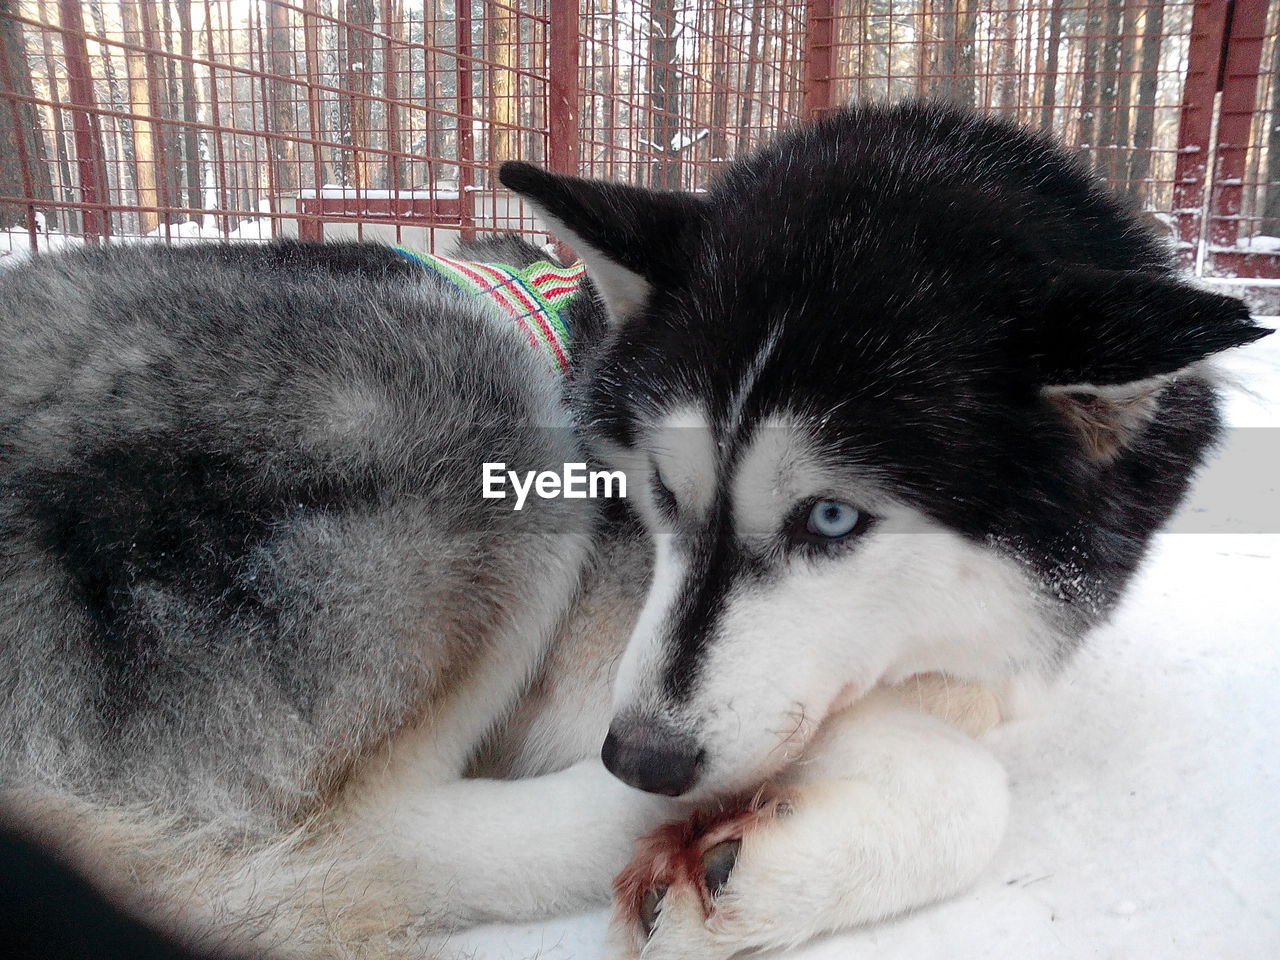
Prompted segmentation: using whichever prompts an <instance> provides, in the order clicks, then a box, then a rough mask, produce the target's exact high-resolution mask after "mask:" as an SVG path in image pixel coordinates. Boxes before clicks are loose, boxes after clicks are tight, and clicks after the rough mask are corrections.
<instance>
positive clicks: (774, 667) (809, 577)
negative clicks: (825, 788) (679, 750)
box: [615, 412, 1056, 797]
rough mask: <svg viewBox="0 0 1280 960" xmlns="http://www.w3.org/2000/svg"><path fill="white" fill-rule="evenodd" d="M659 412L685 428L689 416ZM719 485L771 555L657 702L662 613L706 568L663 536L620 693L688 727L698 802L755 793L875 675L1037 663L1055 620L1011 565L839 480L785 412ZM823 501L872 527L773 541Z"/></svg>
mask: <svg viewBox="0 0 1280 960" xmlns="http://www.w3.org/2000/svg"><path fill="white" fill-rule="evenodd" d="M667 422H680V423H686V422H688V416H687V412H685V413H683V414H681V416H680V417H676V418H670V419H669V420H668V421H667ZM699 433H701V431H699ZM708 437H709V433H708ZM693 449H694V448H692V447H691V450H693ZM668 453H669V454H670V453H674V451H668ZM713 453H714V451H711V452H710V453H709V452H708V449H707V448H706V447H705V446H704V448H702V449H697V450H696V454H697V456H698V457H701V458H705V457H707V456H710V455H712V454H713ZM655 459H656V457H655ZM677 459H679V458H675V457H672V458H671V459H669V460H664V461H662V463H663V466H662V469H663V471H664V476H666V477H667V478H668V483H669V484H671V485H672V489H673V490H674V489H676V485H677V484H679V483H680V482H681V481H680V480H678V479H676V478H678V477H682V476H683V475H684V474H683V471H682V469H681V467H679V466H677V465H676V462H675V461H676V460H677ZM699 462H700V463H701V465H702V466H701V468H700V469H698V470H694V471H693V473H694V474H696V475H697V476H699V477H701V476H704V475H705V474H706V470H705V464H706V461H705V459H703V460H701V461H699ZM668 471H669V472H668ZM719 483H720V484H727V485H728V489H729V491H730V495H731V498H732V504H733V515H734V531H733V535H735V536H737V537H738V538H739V540H740V541H741V542H742V544H743V546H744V547H745V548H746V549H748V550H750V551H752V552H753V553H756V554H764V555H765V556H766V557H767V560H766V563H767V566H768V573H767V574H766V576H765V577H764V578H753V579H750V580H744V581H742V582H740V583H739V584H737V585H736V586H734V587H733V588H732V589H731V590H730V593H729V596H728V598H727V600H726V601H725V604H724V607H723V609H722V613H721V616H720V618H719V619H718V620H717V621H716V623H715V627H714V631H715V632H714V635H713V636H712V637H711V638H709V640H708V642H707V645H706V648H705V653H704V655H703V660H702V663H701V667H700V672H699V675H698V680H697V683H696V685H695V687H694V690H693V693H692V695H691V697H690V699H689V700H688V701H687V702H684V703H680V704H663V703H662V702H661V699H660V698H661V689H662V682H661V679H662V678H661V672H662V670H663V669H664V668H665V665H666V664H667V663H668V662H669V659H670V657H669V651H667V650H666V649H665V648H664V644H666V643H669V642H670V634H669V631H668V629H667V628H666V622H667V619H668V618H669V616H670V614H671V609H670V608H671V606H672V604H673V603H674V601H675V598H676V597H677V596H678V595H679V593H680V592H681V584H682V582H683V581H684V580H685V578H686V577H698V576H702V575H704V573H703V572H702V571H698V570H691V569H688V568H687V565H686V564H685V562H684V560H683V558H682V553H681V551H680V550H679V548H678V544H675V543H673V542H671V541H672V539H673V538H674V537H675V536H677V535H674V534H663V535H661V537H660V540H661V541H662V542H660V544H659V547H658V549H657V557H656V568H655V573H654V589H653V590H652V591H651V592H650V596H649V600H648V603H647V604H646V606H645V609H644V613H643V614H642V616H641V618H640V621H639V623H637V626H636V630H635V632H634V634H633V637H632V641H631V644H630V646H629V648H628V651H627V653H626V655H625V657H624V660H623V668H622V670H621V672H620V674H619V678H618V686H617V696H616V698H615V702H616V703H617V704H618V705H619V706H623V705H625V706H628V707H629V706H635V705H637V704H638V703H639V702H642V703H643V704H644V705H645V706H646V707H648V708H649V709H651V710H655V711H657V712H659V713H662V714H665V715H666V716H668V717H675V718H676V719H677V720H678V722H679V724H680V726H682V727H684V728H686V729H689V730H691V731H694V732H695V733H696V735H697V737H698V739H699V741H700V743H701V746H702V747H703V749H704V750H705V756H706V760H705V772H704V774H703V777H702V780H701V782H700V783H699V784H698V786H697V787H696V788H695V791H694V794H693V796H695V797H696V796H709V795H715V794H722V793H726V792H732V791H737V790H745V789H750V788H752V787H754V786H755V785H756V784H758V783H759V782H760V781H761V780H763V779H765V778H767V777H768V776H770V775H771V774H773V773H775V772H776V771H777V770H779V769H781V768H782V767H784V766H785V765H786V764H787V763H788V762H790V761H791V760H793V759H795V757H796V756H798V755H799V753H800V751H801V750H802V748H803V747H804V745H805V744H806V742H807V741H808V739H809V738H810V737H811V736H812V734H813V733H814V732H815V731H816V730H817V729H818V727H819V725H820V724H821V723H822V721H823V720H825V719H826V718H827V716H828V715H830V714H831V713H832V712H833V711H834V710H837V709H842V708H843V707H845V706H847V705H848V704H849V703H851V702H853V701H854V700H856V699H858V698H859V697H861V696H863V695H864V694H865V693H867V692H868V691H869V690H870V689H871V688H872V687H874V686H875V685H877V684H878V683H880V682H882V681H887V682H893V681H896V680H900V679H902V678H904V677H907V676H910V675H911V674H914V673H919V672H926V671H938V672H943V673H947V674H949V675H952V676H954V677H957V678H961V679H969V680H976V681H984V682H998V681H1000V680H1003V679H1005V678H1007V677H1008V676H1010V675H1011V674H1012V673H1015V672H1026V671H1032V672H1037V671H1039V670H1042V669H1044V668H1046V667H1047V666H1048V659H1049V654H1048V651H1051V650H1053V649H1054V648H1055V645H1056V639H1055V638H1054V637H1053V636H1052V629H1053V628H1052V627H1051V626H1050V623H1049V619H1048V617H1047V616H1046V611H1045V608H1044V607H1043V606H1042V602H1041V601H1040V600H1039V599H1038V593H1037V591H1036V590H1035V588H1034V587H1033V585H1032V584H1031V583H1030V582H1029V581H1028V579H1027V578H1026V576H1025V575H1024V573H1023V572H1022V571H1021V569H1020V568H1019V567H1018V566H1017V564H1015V563H1014V562H1013V561H1012V560H1010V559H1008V558H1006V557H1003V556H1002V555H1000V554H998V553H997V552H995V551H994V550H993V549H991V548H988V547H986V546H983V545H979V544H975V543H973V542H971V541H969V540H967V539H965V538H963V537H961V536H960V535H959V534H956V533H954V532H952V531H950V530H948V529H946V528H945V527H942V526H941V525H939V524H937V523H935V522H933V521H931V520H929V519H928V518H926V517H925V516H923V515H922V514H920V513H919V512H918V511H916V510H914V509H912V508H910V507H907V506H905V505H902V504H900V503H896V502H895V501H893V500H892V499H890V498H889V497H887V496H886V495H885V494H884V493H883V492H881V491H879V490H877V489H876V487H875V485H874V484H872V483H871V482H869V481H867V480H863V479H862V478H859V477H857V476H850V468H849V467H848V466H847V465H845V464H841V465H835V464H832V463H831V462H830V459H829V458H828V457H826V455H825V454H824V452H823V451H822V449H821V448H820V447H819V446H818V445H816V444H815V443H814V441H813V440H812V439H811V436H810V433H809V431H808V430H806V429H805V427H804V425H803V424H802V423H799V422H797V421H796V420H795V419H794V418H792V417H790V416H788V415H786V414H779V415H776V416H774V417H771V418H769V419H768V420H767V421H766V422H764V423H763V424H762V425H761V426H760V428H759V429H757V430H756V431H755V433H754V434H753V435H752V436H751V437H750V438H749V439H748V441H747V447H746V449H745V450H744V451H743V452H742V454H741V456H740V457H739V458H738V459H737V466H736V468H735V469H734V471H733V474H732V476H730V477H721V478H720V479H719ZM697 493H698V496H699V497H702V496H709V497H711V498H712V499H714V496H715V494H714V491H712V492H711V493H710V494H707V493H706V492H705V491H704V490H703V489H702V488H701V487H698V488H697ZM827 498H832V499H838V500H843V501H846V502H848V503H850V504H851V505H853V506H854V507H856V508H858V509H860V510H870V511H871V512H872V514H873V515H874V516H875V517H876V523H875V525H874V526H873V527H871V528H870V530H868V531H867V532H866V533H864V534H862V535H861V536H860V537H859V539H858V540H857V541H856V542H851V543H847V544H844V545H842V546H837V547H835V548H834V549H832V550H831V551H830V552H821V551H818V552H815V551H804V550H796V551H791V552H788V551H785V550H783V549H782V548H781V545H782V539H781V527H782V525H783V524H784V522H786V521H787V520H788V519H789V518H790V517H792V516H793V515H794V514H795V512H796V510H798V509H803V508H804V507H805V506H806V505H807V504H808V503H810V502H812V501H813V500H815V499H827ZM682 506H683V503H682Z"/></svg>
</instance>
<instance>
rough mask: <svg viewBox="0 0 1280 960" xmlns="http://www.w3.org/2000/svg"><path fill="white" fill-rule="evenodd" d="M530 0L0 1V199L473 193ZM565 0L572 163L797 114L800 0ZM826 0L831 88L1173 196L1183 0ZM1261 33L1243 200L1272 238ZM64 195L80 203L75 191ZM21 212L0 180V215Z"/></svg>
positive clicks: (621, 174) (225, 206)
mask: <svg viewBox="0 0 1280 960" xmlns="http://www.w3.org/2000/svg"><path fill="white" fill-rule="evenodd" d="M551 2H552V0H533V2H527V0H511V2H510V3H498V2H492V0H297V2H290V3H285V2H272V0H86V2H83V3H68V2H65V0H0V81H2V82H3V85H4V88H5V89H6V91H8V92H10V93H11V94H14V95H16V96H10V97H9V98H7V102H6V103H3V104H0V198H6V197H7V198H27V197H30V198H35V199H36V200H43V201H46V205H44V206H42V207H40V210H39V212H40V214H41V217H42V224H43V228H44V229H47V230H49V231H60V232H63V233H68V234H78V233H80V232H82V231H85V230H86V228H87V227H88V226H90V225H88V224H86V223H85V221H84V218H85V217H94V218H101V217H103V216H104V215H105V216H109V218H110V219H109V221H108V223H107V227H108V228H109V229H108V230H107V232H109V233H111V234H114V235H143V234H148V233H152V232H155V231H156V230H157V229H159V228H160V227H161V226H163V225H164V224H173V223H182V222H186V221H205V222H210V223H213V224H215V225H217V227H218V228H219V229H222V230H223V231H224V232H227V231H230V230H232V229H234V228H235V226H236V225H237V223H239V222H240V221H241V220H243V219H245V218H253V217H258V216H261V215H264V214H265V215H273V214H278V213H279V212H280V211H281V210H283V209H286V208H287V207H286V205H285V204H284V203H283V201H284V200H285V199H286V198H290V197H296V196H298V195H299V194H303V195H305V194H306V193H307V192H308V191H310V192H311V193H312V194H314V193H315V192H316V191H320V190H322V189H325V188H328V189H340V190H350V191H356V192H359V193H363V194H367V193H369V192H371V191H386V192H388V194H389V195H393V196H400V195H412V194H413V193H414V192H417V191H426V192H429V193H430V194H431V195H438V196H448V195H449V194H450V192H455V195H456V191H458V190H460V189H463V188H465V187H476V188H482V189H483V188H485V187H487V186H489V185H490V176H489V171H490V169H491V167H492V165H493V164H495V163H496V162H498V161H499V160H501V159H505V158H508V157H521V158H524V159H528V160H533V161H545V160H546V159H547V140H548V133H547V128H548V115H547V114H548V90H549V81H550V74H551V72H552V69H551V63H550V56H551V53H550V37H549V20H550V14H551V11H550V3H551ZM579 7H580V20H579V24H580V25H579V30H580V43H579V57H580V63H579V72H578V107H579V116H578V120H579V131H578V132H579V142H580V147H579V157H580V165H581V169H582V172H584V173H586V174H591V175H598V176H608V177H614V178H618V179H623V180H628V181H631V182H635V183H641V184H648V185H654V186H660V187H671V188H692V187H697V186H700V185H702V184H704V183H705V182H706V180H707V178H708V176H710V175H711V174H712V173H713V172H714V170H715V168H716V167H717V166H718V165H720V164H721V163H723V162H724V161H725V160H727V159H731V158H733V157H734V156H736V155H738V154H739V153H741V152H742V151H743V150H744V149H747V148H749V147H750V146H752V145H753V144H755V143H757V142H759V141H760V140H761V139H763V138H764V137H766V136H767V135H768V134H769V133H770V132H772V131H774V130H776V129H778V128H779V127H782V126H785V125H787V124H789V123H791V122H794V121H795V120H796V119H798V118H799V117H800V116H801V113H802V109H803V105H804V96H805V84H806V64H805V57H806V50H805V41H806V30H807V28H808V25H807V23H806V4H805V3H804V2H803V0H781V2H779V0H646V2H636V0H581V2H580V4H579ZM834 8H835V19H834V21H833V22H832V40H833V43H834V58H833V67H834V70H833V73H834V76H833V77H832V78H831V80H832V83H833V92H834V97H835V101H836V102H845V101H848V100H851V99H858V98H870V99H889V100H897V99H901V98H904V97H911V96H931V97H942V98H948V99H951V100H955V101H957V102H960V103H963V104H966V105H970V106H974V107H977V108H980V109H984V110H988V111H991V112H994V113H1000V114H1005V115H1009V116H1013V117H1016V118H1018V119H1019V120H1021V121H1022V122H1024V123H1027V124H1030V125H1032V126H1035V127H1039V128H1041V129H1045V130H1051V131H1053V132H1054V133H1056V134H1057V135H1059V136H1061V137H1062V138H1063V139H1064V140H1065V141H1066V142H1067V143H1068V144H1071V145H1073V146H1075V147H1076V148H1077V149H1079V150H1080V151H1081V153H1082V154H1083V155H1084V156H1085V158H1086V159H1087V160H1088V161H1089V162H1090V163H1091V164H1092V165H1093V166H1094V168H1095V169H1097V170H1098V172H1099V173H1100V174H1101V175H1103V176H1104V177H1107V178H1108V179H1109V180H1110V181H1111V182H1112V183H1113V184H1115V185H1116V186H1117V187H1118V188H1120V189H1122V190H1124V191H1126V192H1128V193H1130V194H1132V195H1133V196H1135V197H1136V198H1137V199H1138V200H1139V201H1140V202H1141V203H1142V204H1143V205H1144V206H1145V207H1146V208H1148V209H1150V210H1154V211H1169V210H1170V209H1171V206H1172V203H1173V190H1172V187H1173V173H1174V163H1175V159H1176V153H1177V136H1178V120H1179V106H1180V102H1181V93H1182V85H1183V81H1184V75H1185V71H1186V56H1187V48H1188V42H1189V33H1190V20H1191V13H1192V4H1191V3H1190V2H1189V0H1174V2H1146V0H1040V2H1037V3H1034V4H1029V3H1020V2H1017V0H840V2H837V3H836V4H835V5H834ZM1273 19H1274V11H1273ZM1274 33H1275V30H1274V27H1273V28H1272V30H1271V37H1270V39H1269V41H1268V44H1267V49H1265V50H1264V53H1263V56H1264V65H1265V66H1264V70H1265V71H1266V75H1265V76H1264V77H1263V78H1262V82H1261V84H1260V89H1259V91H1258V92H1259V103H1260V104H1262V105H1263V106H1265V107H1269V109H1270V112H1269V113H1265V112H1260V113H1259V118H1260V119H1259V120H1258V122H1257V123H1255V128H1256V129H1255V131H1254V146H1253V149H1251V150H1250V154H1249V159H1248V162H1249V171H1248V176H1247V177H1246V183H1248V184H1250V185H1254V186H1253V189H1251V190H1249V191H1247V192H1246V199H1245V206H1246V209H1245V211H1244V214H1245V216H1246V218H1252V219H1251V220H1250V232H1252V233H1261V234H1271V235H1280V83H1278V82H1276V76H1277V74H1280V44H1277V43H1276V42H1275V36H1274ZM87 178H92V179H93V182H89V179H87ZM86 187H87V188H88V189H87V190H86ZM86 196H90V197H94V198H96V202H97V203H99V204H101V205H103V206H102V207H99V208H97V209H90V210H84V209H80V208H78V207H77V204H79V203H81V202H82V201H83V200H84V199H85V198H86ZM106 206H109V207H111V208H113V209H111V210H110V211H107V210H106V209H105V207H106ZM28 208H29V205H27V204H20V203H15V202H8V203H6V202H5V201H4V199H0V228H3V227H10V226H17V227H21V226H24V225H26V223H27V218H28ZM97 229H99V230H101V229H102V226H101V224H100V223H99V224H98V227H97Z"/></svg>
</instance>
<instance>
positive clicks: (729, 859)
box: [614, 791, 795, 950]
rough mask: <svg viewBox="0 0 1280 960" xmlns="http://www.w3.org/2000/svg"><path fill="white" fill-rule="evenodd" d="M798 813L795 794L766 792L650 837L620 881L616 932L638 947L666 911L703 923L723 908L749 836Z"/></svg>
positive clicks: (646, 839) (666, 826)
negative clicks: (719, 902) (720, 900)
mask: <svg viewBox="0 0 1280 960" xmlns="http://www.w3.org/2000/svg"><path fill="white" fill-rule="evenodd" d="M794 811H795V807H794V805H793V802H792V800H791V799H790V798H784V797H782V796H780V795H778V794H777V793H774V792H772V791H761V792H760V793H757V794H756V795H755V796H751V797H744V798H743V799H741V800H740V801H738V802H737V803H735V804H732V805H730V806H727V807H723V808H720V809H717V810H714V811H702V812H699V813H695V814H693V815H692V816H691V817H690V818H689V819H688V820H685V821H683V822H681V823H669V824H666V825H665V826H663V827H660V828H659V829H658V830H656V831H654V832H653V833H651V834H649V835H648V836H647V837H644V838H643V839H642V840H641V841H640V844H639V848H638V850H637V852H636V856H635V858H634V859H633V860H632V861H631V863H630V864H629V865H628V866H627V868H626V869H625V870H624V871H623V872H622V873H621V874H619V876H618V878H617V880H616V881H615V883H614V894H615V904H616V911H615V917H614V923H615V930H616V931H617V932H618V933H619V934H621V935H622V937H623V939H624V940H625V941H628V942H631V943H633V944H635V945H636V946H635V947H634V948H633V949H637V950H638V949H639V945H640V944H642V943H643V942H644V941H646V940H648V939H649V938H651V937H652V936H653V934H654V930H655V928H656V927H657V926H658V925H659V922H660V921H661V919H662V916H663V912H664V911H667V912H670V911H671V910H673V909H674V910H676V911H678V912H679V913H680V914H681V915H682V916H684V915H685V914H688V916H687V917H685V918H684V919H683V920H681V921H680V923H681V924H684V923H686V922H694V923H699V922H700V921H699V919H698V917H699V915H700V918H701V920H702V921H705V920H707V919H708V918H710V917H711V916H712V914H713V913H714V912H715V910H716V909H717V907H716V901H717V898H718V897H719V896H720V894H721V893H722V892H723V891H724V890H725V889H726V888H727V887H729V886H731V885H732V877H733V871H734V868H735V867H736V866H737V864H738V859H739V857H740V856H741V854H742V843H743V837H744V836H745V835H746V834H748V833H750V832H751V831H753V830H756V829H760V828H762V827H765V826H767V825H768V824H770V823H773V822H775V821H777V820H780V819H782V818H785V817H788V816H791V815H792V814H793V813H794ZM668 919H670V918H668Z"/></svg>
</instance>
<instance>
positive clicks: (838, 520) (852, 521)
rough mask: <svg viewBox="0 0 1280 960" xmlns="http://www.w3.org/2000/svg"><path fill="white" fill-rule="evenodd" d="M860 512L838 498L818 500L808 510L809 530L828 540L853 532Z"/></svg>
mask: <svg viewBox="0 0 1280 960" xmlns="http://www.w3.org/2000/svg"><path fill="white" fill-rule="evenodd" d="M859 517H860V514H859V513H858V511H857V510H856V509H855V508H853V507H851V506H849V504H847V503H841V502H840V501H838V500H819V501H818V502H817V503H815V504H814V505H813V509H812V510H810V511H809V532H810V533H812V534H816V535H817V536H819V537H826V538H827V539H828V540H837V539H839V538H840V537H847V536H848V535H849V534H851V533H853V529H854V527H856V526H857V525H858V519H859Z"/></svg>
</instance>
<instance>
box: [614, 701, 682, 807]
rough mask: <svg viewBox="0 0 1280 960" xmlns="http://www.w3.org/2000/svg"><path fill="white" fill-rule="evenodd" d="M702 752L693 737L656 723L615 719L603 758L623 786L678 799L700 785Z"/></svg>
mask: <svg viewBox="0 0 1280 960" xmlns="http://www.w3.org/2000/svg"><path fill="white" fill-rule="evenodd" d="M702 756H703V751H702V750H700V749H699V748H698V744H697V742H696V741H695V740H694V739H693V737H691V736H689V735H687V734H683V733H680V732H678V731H675V730H671V729H669V728H668V727H665V726H663V725H662V724H661V723H659V722H657V721H653V720H615V721H614V722H613V724H612V725H611V726H610V727H609V735H608V736H607V737H605V739H604V747H603V748H601V750H600V759H601V760H603V761H604V765H605V769H607V770H608V771H609V772H610V773H612V774H613V775H614V776H615V777H617V778H618V779H619V780H621V781H622V782H623V783H626V784H630V785H631V786H633V787H635V788H636V789H638V790H644V791H645V792H647V793H661V794H665V795H666V796H668V797H678V796H679V795H680V794H682V793H685V792H687V791H688V790H689V788H690V787H692V786H693V785H694V783H695V782H697V779H698V775H699V774H700V773H701V772H702Z"/></svg>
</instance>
